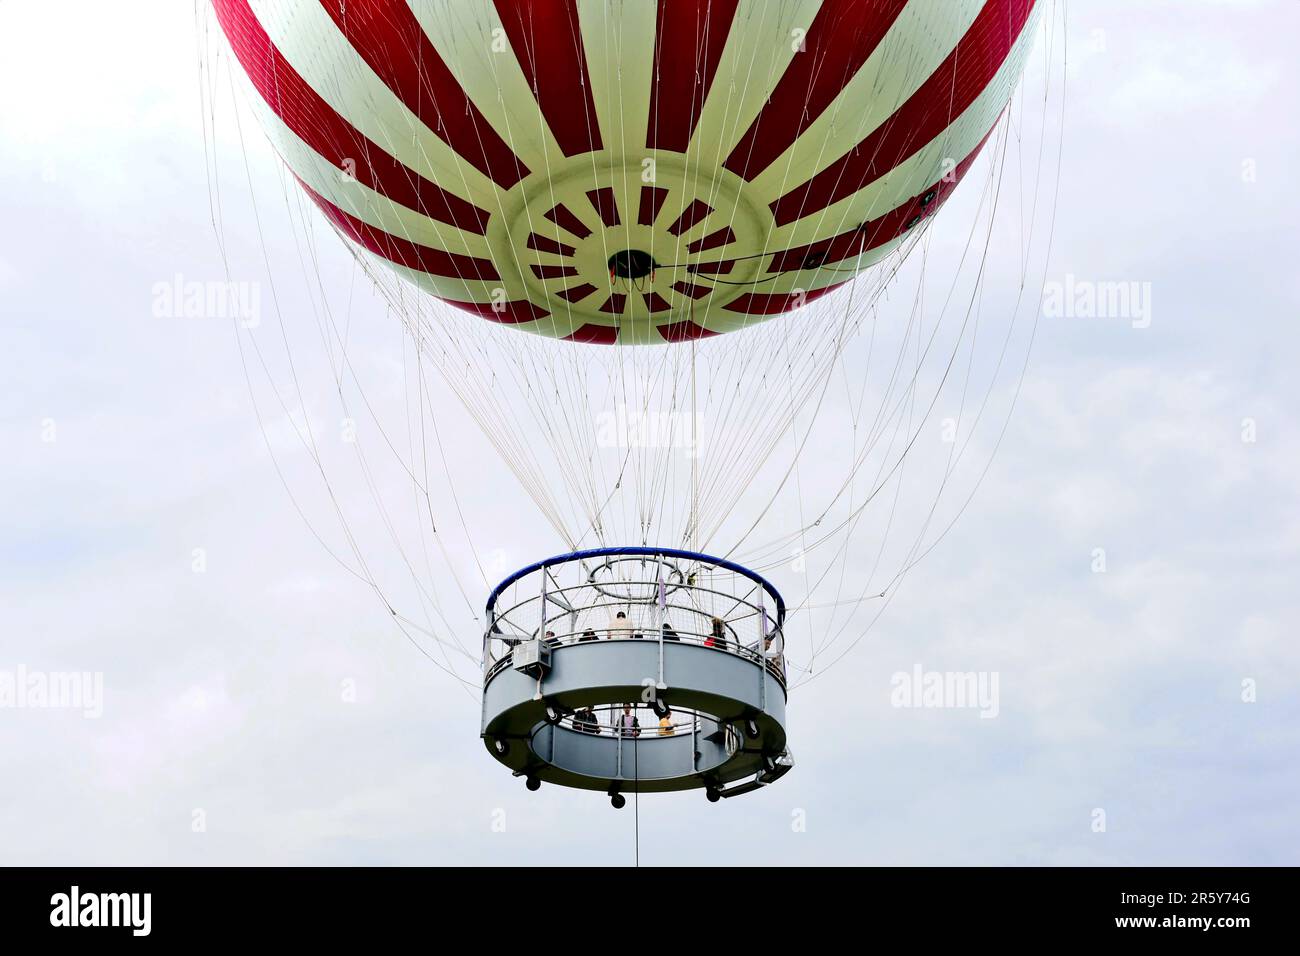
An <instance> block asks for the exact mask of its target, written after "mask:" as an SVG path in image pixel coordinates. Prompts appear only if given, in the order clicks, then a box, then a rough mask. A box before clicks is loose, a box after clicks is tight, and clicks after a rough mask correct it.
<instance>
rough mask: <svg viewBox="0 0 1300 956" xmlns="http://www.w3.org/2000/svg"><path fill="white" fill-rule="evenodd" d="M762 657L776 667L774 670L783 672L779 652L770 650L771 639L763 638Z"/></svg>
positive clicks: (783, 666) (783, 665)
mask: <svg viewBox="0 0 1300 956" xmlns="http://www.w3.org/2000/svg"><path fill="white" fill-rule="evenodd" d="M763 656H764V657H766V658H767V659H768V660H769V661H771V662H772V663H773V664H775V665H776V669H777V670H779V671H783V670H784V669H785V664H784V663H782V661H781V652H780V651H779V650H773V649H772V638H770V637H765V638H763Z"/></svg>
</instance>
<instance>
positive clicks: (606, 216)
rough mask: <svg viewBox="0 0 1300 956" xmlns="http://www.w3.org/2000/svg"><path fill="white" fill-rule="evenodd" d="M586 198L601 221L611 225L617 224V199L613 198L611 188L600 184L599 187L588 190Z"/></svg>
mask: <svg viewBox="0 0 1300 956" xmlns="http://www.w3.org/2000/svg"><path fill="white" fill-rule="evenodd" d="M587 199H588V200H590V202H591V206H592V208H593V209H595V210H596V215H598V216H600V221H601V222H603V223H604V224H605V225H606V226H611V227H613V226H617V225H618V223H619V218H618V201H617V200H616V199H615V198H614V190H613V189H611V188H610V187H608V186H601V187H600V188H599V189H591V190H588V191H587Z"/></svg>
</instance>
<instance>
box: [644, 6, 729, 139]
mask: <svg viewBox="0 0 1300 956" xmlns="http://www.w3.org/2000/svg"><path fill="white" fill-rule="evenodd" d="M737 2H738V0H659V11H658V13H657V15H656V18H655V54H654V80H653V81H652V83H651V86H650V121H649V123H648V125H647V129H646V142H645V145H646V149H666V150H671V151H673V152H675V153H684V152H686V148H687V146H689V145H690V142H691V136H692V135H693V134H694V132H695V124H696V123H697V122H699V119H700V111H701V110H702V109H703V108H704V101H705V99H706V98H707V97H708V95H709V87H710V86H712V85H713V76H714V74H715V73H716V72H717V69H718V61H719V60H721V59H722V50H723V48H724V47H725V46H726V45H727V36H728V35H729V34H730V33H731V21H732V18H733V17H735V15H736V5H737Z"/></svg>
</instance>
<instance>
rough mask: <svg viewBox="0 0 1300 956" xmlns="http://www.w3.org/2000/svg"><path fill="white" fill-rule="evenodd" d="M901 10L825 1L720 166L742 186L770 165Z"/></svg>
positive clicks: (875, 2) (881, 2)
mask: <svg viewBox="0 0 1300 956" xmlns="http://www.w3.org/2000/svg"><path fill="white" fill-rule="evenodd" d="M995 2H996V0H995ZM906 6H907V0H826V2H824V3H823V4H822V5H821V9H820V10H819V11H818V12H817V16H816V17H815V18H814V19H813V22H812V24H811V25H810V26H809V28H808V33H807V35H806V36H805V37H804V49H803V50H802V51H801V52H798V53H796V54H795V55H794V57H793V59H791V61H790V65H789V66H788V67H786V70H785V73H784V74H783V75H782V77H781V79H780V81H779V82H778V83H777V85H776V87H775V88H774V89H773V90H772V95H771V96H770V97H769V98H768V101H767V104H766V105H765V106H764V107H763V110H762V112H760V113H759V114H758V116H756V117H755V118H754V122H753V123H751V124H750V126H749V129H748V130H747V131H746V132H745V135H744V136H742V137H741V138H740V141H739V142H738V143H736V145H735V147H734V148H733V149H732V151H731V154H730V155H729V156H728V157H727V161H726V162H725V163H723V165H724V166H725V167H726V168H727V169H729V170H731V171H732V172H733V173H735V174H736V175H737V176H740V177H742V178H744V179H747V180H749V179H753V178H754V177H755V176H757V175H758V174H759V173H761V172H762V171H763V170H765V169H767V167H768V166H770V165H772V163H774V162H775V161H776V159H777V157H778V156H780V155H781V154H782V153H784V152H785V151H786V150H787V149H789V148H790V146H791V145H793V144H794V142H795V140H797V139H798V138H799V137H800V136H801V135H802V134H803V131H804V130H806V129H807V128H808V127H809V126H811V125H812V124H813V121H814V120H816V119H817V117H819V116H821V115H822V113H824V112H825V111H826V108H827V107H828V106H830V105H831V103H833V102H834V101H835V98H836V97H837V96H839V95H840V93H841V92H842V91H843V90H844V87H845V86H847V85H848V84H849V81H850V80H852V79H853V77H854V76H855V75H857V72H858V70H860V69H861V68H862V64H864V63H865V62H867V59H868V58H869V57H870V56H871V54H872V53H874V52H875V50H876V48H877V47H878V46H879V45H880V41H881V40H882V39H884V37H885V34H886V33H888V32H889V29H890V27H892V26H893V25H894V21H895V20H897V19H898V15H899V14H900V13H902V12H903V8H904V7H906Z"/></svg>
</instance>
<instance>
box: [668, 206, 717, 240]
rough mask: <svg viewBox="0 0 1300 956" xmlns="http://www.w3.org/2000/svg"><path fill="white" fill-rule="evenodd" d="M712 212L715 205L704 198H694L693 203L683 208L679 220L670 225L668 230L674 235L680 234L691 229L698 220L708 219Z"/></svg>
mask: <svg viewBox="0 0 1300 956" xmlns="http://www.w3.org/2000/svg"><path fill="white" fill-rule="evenodd" d="M712 212H713V207H712V206H710V205H709V204H708V203H706V202H705V201H704V200H703V199H692V200H691V204H690V205H689V206H687V207H686V208H685V209H684V210H682V214H681V215H680V216H678V217H677V221H676V222H674V223H673V224H672V225H671V226H669V227H668V231H669V232H670V233H672V234H673V235H674V236H680V235H681V234H682V233H684V232H687V231H688V230H690V228H691V227H692V226H694V225H695V224H696V223H697V222H701V221H703V220H704V219H707V218H708V217H709V216H710V215H711V214H712Z"/></svg>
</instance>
